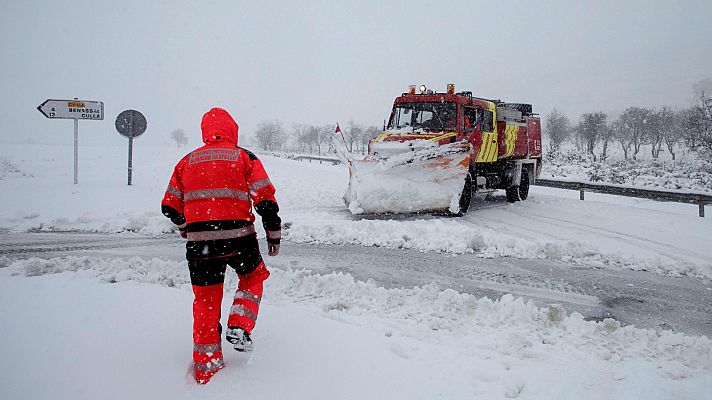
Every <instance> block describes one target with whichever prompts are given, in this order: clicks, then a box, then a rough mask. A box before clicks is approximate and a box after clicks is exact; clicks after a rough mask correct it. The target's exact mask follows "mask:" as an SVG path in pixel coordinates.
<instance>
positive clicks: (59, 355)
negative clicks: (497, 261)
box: [0, 257, 712, 399]
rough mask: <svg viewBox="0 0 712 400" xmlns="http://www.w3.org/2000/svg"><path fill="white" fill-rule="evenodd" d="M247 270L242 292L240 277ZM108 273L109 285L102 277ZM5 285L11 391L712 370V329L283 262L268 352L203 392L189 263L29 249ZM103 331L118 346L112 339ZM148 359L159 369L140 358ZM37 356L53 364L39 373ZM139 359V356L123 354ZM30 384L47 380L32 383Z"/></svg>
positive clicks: (300, 386)
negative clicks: (397, 284)
mask: <svg viewBox="0 0 712 400" xmlns="http://www.w3.org/2000/svg"><path fill="white" fill-rule="evenodd" d="M233 275H234V274H229V277H230V279H229V283H228V285H226V286H227V288H226V292H228V294H230V293H231V292H232V291H234V288H235V277H234V276H233ZM97 279H98V280H99V281H100V282H103V283H104V284H97V283H93V282H96V280H97ZM92 281H93V282H92ZM75 282H76V283H75ZM106 283H115V284H106ZM169 288H178V289H180V290H175V289H174V290H173V291H171V290H169ZM0 297H1V301H2V302H3V304H4V305H5V307H3V308H2V311H0V316H2V318H3V320H4V321H12V322H13V324H12V326H13V329H10V330H3V331H2V332H0V340H1V341H2V343H6V344H8V343H13V346H12V347H7V345H6V347H5V348H4V354H6V362H5V363H3V365H5V367H2V376H4V377H5V379H8V382H13V384H12V385H3V386H2V387H1V388H0V393H5V394H10V395H11V394H13V393H16V392H17V393H37V392H38V391H39V392H42V390H45V391H47V392H49V390H50V387H51V390H52V394H53V396H52V397H53V398H59V399H61V398H70V397H71V396H76V394H77V390H79V389H81V392H82V393H85V394H86V398H90V397H91V396H92V395H94V394H96V393H101V391H102V390H103V389H102V388H101V386H100V383H101V382H108V381H111V380H114V381H118V382H129V381H130V382H132V384H131V385H112V391H111V392H109V393H104V396H102V398H107V399H108V398H127V397H133V396H135V395H138V394H140V393H144V394H145V393H152V394H153V395H155V396H159V397H164V398H166V397H173V396H177V397H179V398H184V397H192V398H195V397H198V398H208V397H209V398H228V397H234V395H235V394H236V393H240V395H241V396H244V397H249V398H254V399H262V398H278V397H282V398H283V397H284V396H288V397H290V398H295V399H306V398H314V397H320V398H364V397H369V398H385V397H388V398H393V399H400V398H403V399H405V398H408V399H412V398H436V397H438V398H464V397H470V396H473V395H480V396H482V398H488V399H489V398H516V397H519V396H520V395H521V396H522V397H526V398H552V397H563V398H571V397H572V396H573V397H579V398H590V399H599V398H600V399H607V398H611V394H612V393H614V394H615V395H613V397H617V398H631V397H642V398H658V397H662V396H663V395H665V394H670V393H675V394H676V395H675V396H674V397H676V398H690V399H693V398H701V397H703V396H704V393H705V392H706V391H707V390H708V389H709V382H710V379H712V342H711V341H710V340H709V339H708V338H707V337H704V336H703V337H693V336H685V335H682V334H677V333H672V332H669V331H663V332H655V331H653V330H643V329H637V328H635V327H632V326H628V327H620V325H619V324H618V323H617V322H616V321H614V320H604V321H602V322H590V321H584V320H583V318H582V317H581V315H579V314H577V313H572V314H567V313H566V312H565V311H564V310H563V309H561V308H560V307H557V306H550V307H548V308H539V307H536V306H534V305H533V304H532V303H531V302H529V303H527V302H524V301H523V300H522V299H520V298H514V297H512V296H511V295H506V296H503V297H502V298H501V299H499V300H490V299H487V298H477V297H475V296H473V295H468V294H462V293H457V292H455V291H453V290H450V289H448V290H440V289H438V288H437V287H435V286H434V285H429V286H426V287H416V288H412V289H385V288H382V287H378V286H377V285H375V284H374V283H373V282H371V281H369V282H363V281H356V280H354V279H353V278H352V277H351V276H350V275H345V274H341V273H332V274H328V275H316V274H312V273H310V272H309V271H307V270H298V271H293V270H279V269H272V276H271V277H270V279H269V280H268V281H267V282H266V288H265V296H264V299H263V302H262V305H263V311H262V313H261V316H260V323H259V324H258V328H257V330H256V331H255V335H254V336H255V340H256V341H257V350H256V352H255V353H254V355H250V356H249V359H245V358H239V357H241V356H236V355H235V353H233V352H229V353H227V365H228V367H227V368H226V370H225V371H222V372H221V373H220V374H218V376H216V378H215V379H214V380H213V381H212V382H211V383H210V384H209V385H208V386H207V387H206V388H204V389H203V388H201V389H200V390H197V389H190V386H192V385H190V384H189V383H186V381H185V379H184V377H183V374H184V371H185V369H184V368H185V367H187V364H188V362H187V361H188V360H189V356H190V333H189V332H190V311H189V309H190V299H191V298H192V296H191V294H190V285H189V277H188V273H187V267H186V265H185V262H170V261H164V260H158V259H153V260H142V259H139V258H135V259H130V260H125V259H113V258H112V259H97V258H88V257H67V258H52V259H40V258H33V259H27V260H19V261H14V262H12V263H11V264H10V265H9V266H7V267H6V268H3V269H0ZM30 298H31V299H30ZM225 298H226V299H227V301H229V299H230V298H231V297H230V296H229V295H226V296H225ZM65 303H67V304H65ZM74 303H80V305H79V306H72V304H74ZM223 306H224V307H223V308H227V307H229V305H228V304H227V303H224V304H223ZM57 307H60V308H61V311H58V310H55V308H57ZM46 313H49V314H48V315H50V316H51V315H56V316H57V317H49V316H48V315H45V314H46ZM90 316H91V317H90ZM48 318H49V319H48ZM38 321H49V322H50V323H51V324H52V328H53V329H52V330H53V332H55V334H54V335H55V336H54V337H53V338H49V339H48V340H49V343H55V346H51V347H50V348H45V346H44V345H39V346H38V345H36V344H34V342H24V341H26V340H32V338H35V336H37V334H36V332H37V331H45V330H44V329H37V330H35V329H32V330H31V331H29V333H28V332H27V331H26V330H23V329H21V327H25V326H29V325H31V324H36V323H37V322H38ZM121 323H126V324H128V325H129V326H124V327H123V328H122V329H120V333H119V332H114V331H113V330H112V329H110V330H109V331H107V330H106V328H107V326H114V325H115V324H121ZM15 327H18V328H17V329H15ZM21 331H22V332H21ZM23 332H24V333H23ZM83 332H84V333H83ZM86 332H92V335H96V333H97V332H102V333H101V337H102V340H99V341H96V340H90V342H91V343H97V344H96V345H93V344H89V343H85V342H82V341H85V340H89V339H88V338H87V337H86V336H87V335H86V334H85V333H86ZM15 336H17V337H15ZM35 339H37V340H40V343H48V341H47V340H41V337H37V338H35ZM103 340H110V341H111V343H112V345H111V346H104V345H101V343H103ZM18 341H19V342H18ZM18 344H19V346H18ZM13 349H21V351H19V350H18V351H14V350H13ZM181 351H183V353H181ZM105 353H108V354H105ZM181 356H184V357H183V358H181ZM43 357H45V358H43ZM46 357H49V359H47V358H46ZM103 357H106V358H103ZM66 359H72V360H74V361H78V362H79V364H77V363H72V364H71V365H75V366H76V365H81V362H82V361H87V362H100V360H103V359H108V360H110V361H111V360H114V361H116V362H119V364H117V365H116V366H115V367H112V368H108V369H107V368H96V367H98V366H96V365H92V366H91V367H92V371H91V372H88V373H87V375H86V376H87V377H89V378H91V380H88V381H83V380H82V379H81V377H79V376H75V377H72V378H73V379H72V378H70V377H67V378H68V379H63V378H61V375H62V374H59V375H57V372H56V370H55V367H57V368H58V367H59V365H66V362H65V361H66ZM146 359H148V360H150V365H152V366H154V368H149V369H146V368H142V367H138V366H140V365H144V364H145V362H144V360H146ZM37 360H42V366H41V367H40V368H34V370H35V371H36V372H35V373H34V374H26V373H25V372H24V371H26V370H28V369H30V367H31V365H32V364H35V363H37V362H38V361H37ZM119 360H121V361H119ZM181 360H182V361H181ZM55 363H56V365H55ZM133 363H137V364H135V365H136V367H131V368H128V367H123V366H125V365H134V364H133ZM176 364H177V365H176ZM8 365H13V366H14V367H13V368H8V367H7V366H8ZM122 365H123V366H122ZM433 366H437V368H433ZM25 367H27V369H26V368H25ZM62 368H63V369H61V370H64V371H67V373H71V371H74V370H75V368H74V367H62ZM23 382H24V383H25V384H27V385H32V387H31V388H30V387H27V388H23V387H22V385H23ZM96 382H99V383H96ZM354 382H368V384H367V385H362V384H360V383H354ZM186 385H187V386H186ZM235 385H237V386H238V387H237V388H236V386H235ZM22 390H26V391H25V392H22ZM62 390H66V391H67V392H66V393H65V392H62ZM0 397H7V396H0ZM10 397H12V396H10ZM71 398H74V399H76V398H77V397H71ZM79 398H81V396H80V397H79Z"/></svg>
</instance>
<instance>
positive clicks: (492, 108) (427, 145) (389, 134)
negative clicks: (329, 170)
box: [334, 84, 542, 215]
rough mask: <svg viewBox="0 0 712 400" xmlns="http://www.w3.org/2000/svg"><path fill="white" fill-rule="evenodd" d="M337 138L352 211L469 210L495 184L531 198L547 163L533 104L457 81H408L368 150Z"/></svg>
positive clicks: (510, 195) (516, 197) (515, 196)
mask: <svg viewBox="0 0 712 400" xmlns="http://www.w3.org/2000/svg"><path fill="white" fill-rule="evenodd" d="M334 139H335V140H334V142H335V145H336V147H337V153H338V155H339V158H340V159H341V161H342V162H343V163H344V164H346V165H348V167H349V186H348V189H347V190H346V193H345V194H344V200H345V202H346V205H347V206H348V208H349V210H350V211H351V212H352V213H353V214H391V213H393V214H397V213H421V212H424V213H445V214H450V215H463V214H465V213H466V212H467V210H468V208H469V206H470V200H471V199H472V198H473V196H486V195H487V194H489V193H491V192H493V191H495V190H497V189H503V190H505V191H506V195H507V200H508V201H509V202H515V201H520V200H525V199H526V198H527V196H528V194H529V185H530V184H531V183H532V182H534V180H535V179H536V178H537V177H538V176H539V172H540V170H541V156H542V149H541V122H540V119H539V117H538V116H537V114H534V113H533V112H532V106H531V105H530V104H524V103H507V102H503V101H501V100H488V99H483V98H478V97H475V96H473V95H472V92H459V93H456V92H455V85H453V84H449V85H447V91H446V92H445V93H437V92H433V91H432V90H429V89H428V88H427V87H425V85H421V86H420V87H419V88H418V91H417V93H416V87H415V86H410V87H409V88H408V91H407V92H406V93H403V94H402V95H401V96H399V97H397V98H396V99H395V101H394V103H393V109H392V111H391V115H390V118H389V120H388V123H387V124H385V126H384V130H383V133H381V134H380V135H379V136H377V137H376V138H373V139H371V141H370V142H369V145H368V153H367V154H366V155H361V156H356V155H354V154H352V153H350V152H348V151H347V149H346V146H345V144H344V143H343V142H342V143H339V141H341V138H338V135H336V136H335V138H334Z"/></svg>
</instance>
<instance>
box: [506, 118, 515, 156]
mask: <svg viewBox="0 0 712 400" xmlns="http://www.w3.org/2000/svg"><path fill="white" fill-rule="evenodd" d="M518 136H519V126H517V125H507V128H506V129H505V143H506V145H507V151H505V153H504V157H510V156H511V155H512V154H514V148H515V146H516V145H517V137H518Z"/></svg>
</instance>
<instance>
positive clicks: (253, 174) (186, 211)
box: [161, 108, 282, 384]
mask: <svg viewBox="0 0 712 400" xmlns="http://www.w3.org/2000/svg"><path fill="white" fill-rule="evenodd" d="M200 128H201V130H202V132H203V142H204V143H205V145H204V146H202V147H200V148H198V149H196V150H194V151H192V152H191V153H189V154H188V155H186V156H185V157H183V159H182V160H180V161H179V162H178V164H177V165H176V166H175V169H174V170H173V175H172V176H171V180H170V182H169V184H168V189H166V194H165V195H164V196H163V201H162V202H161V209H162V212H163V214H164V215H165V216H166V217H168V218H170V219H171V221H173V223H174V224H176V225H177V226H178V229H179V230H180V234H181V236H182V237H184V238H186V239H188V243H187V245H186V258H187V259H188V268H189V270H190V280H191V284H192V285H193V293H194V294H195V300H194V301H193V343H194V347H193V363H194V368H195V379H196V381H197V382H198V383H201V384H204V383H207V382H208V381H209V380H210V378H211V377H212V376H213V375H215V373H217V371H219V370H220V369H222V368H223V366H224V363H223V354H222V347H221V339H220V335H221V331H222V327H221V325H220V308H221V307H220V306H221V302H222V295H223V280H224V278H225V270H226V266H227V265H229V266H230V267H231V268H233V269H234V270H235V271H236V272H237V274H238V277H239V279H240V282H239V284H238V286H237V292H236V293H235V298H234V301H233V303H232V307H231V308H230V314H229V317H228V320H227V326H228V329H227V331H226V339H227V341H228V342H230V343H231V344H232V345H233V347H234V348H235V350H237V351H251V350H252V340H251V338H250V333H251V332H252V329H253V328H254V326H255V321H256V319H257V313H258V311H259V304H260V300H261V298H262V284H263V282H264V280H265V279H267V277H269V272H268V271H267V268H266V267H265V264H264V261H263V260H262V256H261V255H260V249H259V246H258V243H257V234H256V233H255V227H254V225H253V222H254V221H255V216H254V215H253V214H252V207H253V206H254V209H255V211H257V213H258V214H260V216H261V217H262V225H263V226H264V229H265V232H266V234H267V249H268V254H269V255H270V256H276V255H277V254H278V253H279V242H280V238H281V232H282V230H281V220H280V218H279V215H278V212H279V206H278V205H277V200H276V199H275V197H274V192H275V189H274V186H272V183H271V182H270V180H269V177H268V176H267V172H266V171H265V169H264V167H263V166H262V163H261V162H260V160H258V159H257V157H255V155H254V154H252V153H251V152H250V151H248V150H245V149H243V148H240V147H238V146H237V132H238V126H237V123H235V120H234V119H233V118H232V117H231V116H230V114H229V113H228V112H227V111H225V110H223V109H221V108H213V109H212V110H210V111H208V112H207V113H205V115H204V116H203V120H202V122H201V124H200Z"/></svg>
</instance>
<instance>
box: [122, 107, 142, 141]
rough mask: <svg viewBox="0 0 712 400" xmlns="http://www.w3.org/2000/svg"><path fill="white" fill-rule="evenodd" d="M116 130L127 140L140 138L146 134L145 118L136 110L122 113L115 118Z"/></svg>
mask: <svg viewBox="0 0 712 400" xmlns="http://www.w3.org/2000/svg"><path fill="white" fill-rule="evenodd" d="M116 130H117V131H119V133H120V134H122V135H124V136H126V137H128V138H135V137H138V136H141V135H142V134H143V133H144V132H146V117H144V116H143V114H141V113H140V112H138V111H136V110H126V111H122V112H121V114H119V116H118V117H116Z"/></svg>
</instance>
